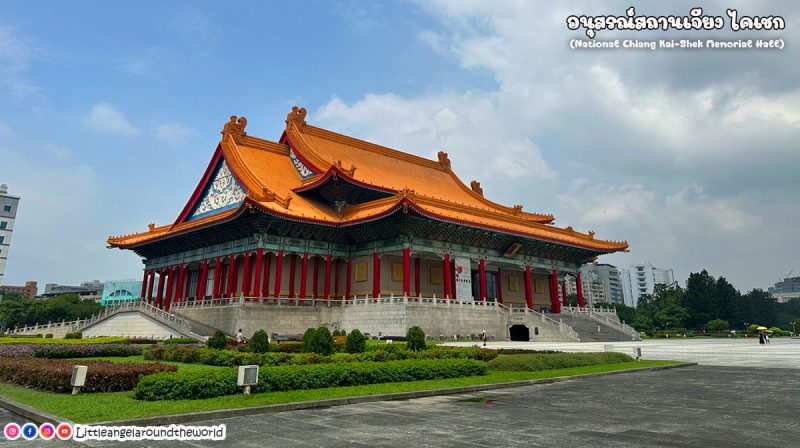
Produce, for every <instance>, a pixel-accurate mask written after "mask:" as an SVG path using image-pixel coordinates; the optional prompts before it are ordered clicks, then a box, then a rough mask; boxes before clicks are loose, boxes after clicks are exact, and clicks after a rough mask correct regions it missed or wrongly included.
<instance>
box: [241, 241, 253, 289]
mask: <svg viewBox="0 0 800 448" xmlns="http://www.w3.org/2000/svg"><path fill="white" fill-rule="evenodd" d="M251 272H252V266H250V252H245V253H244V275H243V276H242V295H243V296H245V297H250V285H251V284H252V283H250V280H251Z"/></svg>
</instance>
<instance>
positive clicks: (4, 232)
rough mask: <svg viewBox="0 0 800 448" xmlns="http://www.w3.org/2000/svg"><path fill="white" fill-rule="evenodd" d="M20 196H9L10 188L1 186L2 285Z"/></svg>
mask: <svg viewBox="0 0 800 448" xmlns="http://www.w3.org/2000/svg"><path fill="white" fill-rule="evenodd" d="M19 199H20V198H19V196H11V195H9V194H8V186H7V185H6V184H2V185H0V285H2V284H3V276H4V274H5V271H6V260H7V259H8V251H9V249H10V248H11V232H12V231H13V230H14V220H15V219H16V217H17V205H19Z"/></svg>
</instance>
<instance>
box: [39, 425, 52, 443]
mask: <svg viewBox="0 0 800 448" xmlns="http://www.w3.org/2000/svg"><path fill="white" fill-rule="evenodd" d="M55 436H56V427H55V426H53V424H52V423H42V424H41V425H39V437H41V438H43V439H44V440H50V439H52V438H53V437H55Z"/></svg>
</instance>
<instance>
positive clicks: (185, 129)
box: [155, 123, 197, 145]
mask: <svg viewBox="0 0 800 448" xmlns="http://www.w3.org/2000/svg"><path fill="white" fill-rule="evenodd" d="M155 133H156V137H158V139H159V140H161V141H163V142H166V143H169V144H171V145H179V144H181V143H184V142H185V141H186V140H187V139H188V138H189V137H191V136H193V135H195V134H196V133H197V132H196V131H195V130H194V129H192V128H191V127H189V126H188V125H186V124H184V123H164V124H161V125H159V126H157V127H156V129H155Z"/></svg>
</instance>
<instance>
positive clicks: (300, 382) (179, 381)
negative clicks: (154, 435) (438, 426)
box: [134, 359, 486, 401]
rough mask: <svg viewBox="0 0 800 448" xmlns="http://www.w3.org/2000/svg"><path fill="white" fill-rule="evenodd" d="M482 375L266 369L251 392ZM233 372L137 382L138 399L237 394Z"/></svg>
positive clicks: (455, 366)
mask: <svg viewBox="0 0 800 448" xmlns="http://www.w3.org/2000/svg"><path fill="white" fill-rule="evenodd" d="M485 374H486V364H485V363H482V362H479V361H474V360H470V359H442V360H410V361H394V362H361V363H343V364H320V365H306V366H283V367H268V368H264V369H262V370H261V371H260V372H259V376H258V377H259V382H258V384H257V385H256V386H254V387H253V392H254V393H260V392H273V391H287V390H304V389H320V388H326V387H342V386H359V385H364V384H377V383H395V382H405V381H420V380H434V379H446V378H458V377H465V376H476V375H485ZM236 376H237V371H236V370H235V369H220V370H215V371H212V372H208V371H202V372H201V371H189V372H180V373H162V374H157V375H152V376H148V377H145V378H142V380H141V381H140V382H139V385H138V386H136V389H135V390H134V397H135V398H136V399H139V400H147V401H155V400H185V399H203V398H214V397H220V396H223V395H236V394H240V393H241V392H242V391H241V388H240V387H238V386H237V385H236Z"/></svg>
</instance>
